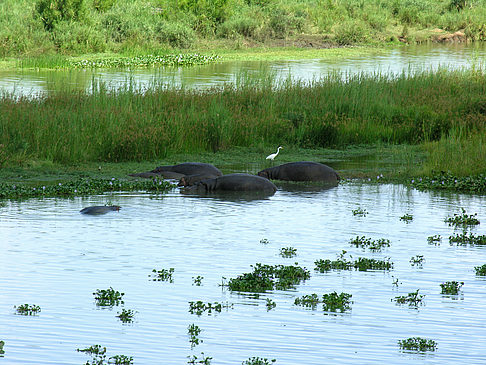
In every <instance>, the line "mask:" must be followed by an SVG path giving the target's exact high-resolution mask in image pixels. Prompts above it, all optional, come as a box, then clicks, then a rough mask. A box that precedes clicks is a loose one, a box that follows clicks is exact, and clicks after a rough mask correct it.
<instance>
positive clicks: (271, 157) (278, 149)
mask: <svg viewBox="0 0 486 365" xmlns="http://www.w3.org/2000/svg"><path fill="white" fill-rule="evenodd" d="M281 148H283V147H281V146H280V147H279V148H277V153H272V154H271V155H268V156H267V160H272V161H273V160H274V159H275V157H277V155H278V153H279V152H280V149H281Z"/></svg>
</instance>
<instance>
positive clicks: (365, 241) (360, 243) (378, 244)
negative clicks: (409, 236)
mask: <svg viewBox="0 0 486 365" xmlns="http://www.w3.org/2000/svg"><path fill="white" fill-rule="evenodd" d="M349 243H350V244H352V245H353V246H356V247H362V248H369V249H370V250H372V251H379V250H381V249H382V248H383V247H390V240H387V239H385V238H380V239H378V240H372V239H371V238H366V237H365V236H361V237H359V236H356V238H353V239H351V240H350V242H349Z"/></svg>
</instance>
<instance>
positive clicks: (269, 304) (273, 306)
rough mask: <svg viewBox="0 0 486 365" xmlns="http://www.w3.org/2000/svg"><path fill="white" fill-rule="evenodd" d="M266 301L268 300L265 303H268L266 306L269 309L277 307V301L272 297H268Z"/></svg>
mask: <svg viewBox="0 0 486 365" xmlns="http://www.w3.org/2000/svg"><path fill="white" fill-rule="evenodd" d="M265 302H266V303H265V305H266V307H267V311H269V310H272V309H273V308H275V307H276V306H277V303H275V302H274V301H273V300H272V299H270V298H267V299H266V300H265Z"/></svg>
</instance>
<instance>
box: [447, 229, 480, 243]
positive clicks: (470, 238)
mask: <svg viewBox="0 0 486 365" xmlns="http://www.w3.org/2000/svg"><path fill="white" fill-rule="evenodd" d="M449 243H450V244H453V243H456V244H458V245H468V244H469V245H486V235H484V234H483V235H477V236H476V235H474V234H473V233H469V234H467V233H465V232H463V233H461V234H456V235H452V236H449Z"/></svg>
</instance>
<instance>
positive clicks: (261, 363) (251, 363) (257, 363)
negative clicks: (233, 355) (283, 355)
mask: <svg viewBox="0 0 486 365" xmlns="http://www.w3.org/2000/svg"><path fill="white" fill-rule="evenodd" d="M276 361H277V360H276V359H272V360H268V359H267V358H259V357H250V358H249V359H248V360H245V361H243V362H242V363H241V365H270V364H273V363H274V362H276Z"/></svg>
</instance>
